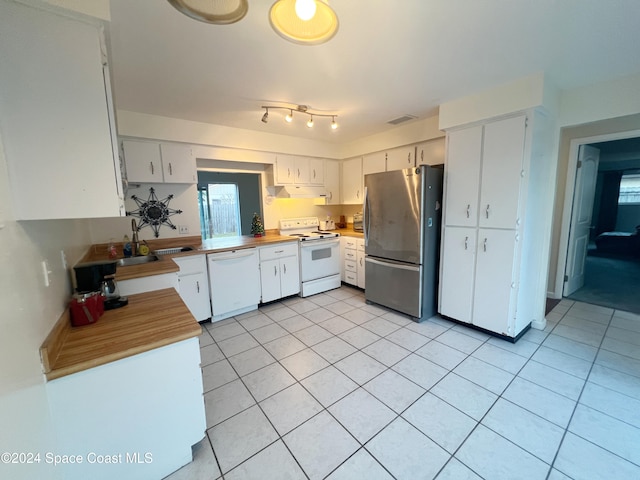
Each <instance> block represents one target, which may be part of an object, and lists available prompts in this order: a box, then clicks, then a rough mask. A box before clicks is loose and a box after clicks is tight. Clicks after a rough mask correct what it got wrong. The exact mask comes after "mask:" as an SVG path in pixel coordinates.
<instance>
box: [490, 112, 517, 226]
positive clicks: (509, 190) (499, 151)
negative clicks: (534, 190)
mask: <svg viewBox="0 0 640 480" xmlns="http://www.w3.org/2000/svg"><path fill="white" fill-rule="evenodd" d="M525 126H526V117H525V116H521V117H515V118H508V119H506V120H500V121H498V122H492V123H488V124H486V125H485V127H484V141H483V147H482V187H481V190H480V212H479V222H478V223H479V225H480V227H491V228H516V221H517V218H518V205H519V198H518V197H519V194H520V179H521V178H522V177H521V172H522V162H523V158H524V135H525Z"/></svg>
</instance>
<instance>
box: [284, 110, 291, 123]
mask: <svg viewBox="0 0 640 480" xmlns="http://www.w3.org/2000/svg"><path fill="white" fill-rule="evenodd" d="M284 119H285V120H286V121H287V123H291V121H292V120H293V110H289V113H287V116H286V117H284Z"/></svg>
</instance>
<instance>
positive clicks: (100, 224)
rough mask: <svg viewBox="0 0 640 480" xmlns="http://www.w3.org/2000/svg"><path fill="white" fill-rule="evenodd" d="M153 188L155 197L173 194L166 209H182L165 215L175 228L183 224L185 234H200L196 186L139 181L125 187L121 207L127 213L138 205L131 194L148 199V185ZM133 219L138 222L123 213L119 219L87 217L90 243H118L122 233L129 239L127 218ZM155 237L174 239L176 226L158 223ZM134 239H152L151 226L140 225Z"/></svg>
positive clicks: (138, 221)
mask: <svg viewBox="0 0 640 480" xmlns="http://www.w3.org/2000/svg"><path fill="white" fill-rule="evenodd" d="M150 187H153V188H154V189H155V193H156V196H157V197H158V200H164V199H166V198H167V197H168V196H169V195H173V196H174V197H173V198H172V199H171V200H170V202H169V208H171V209H173V210H182V213H180V214H176V215H173V216H171V217H169V220H171V223H173V224H174V225H175V226H176V227H177V226H179V225H184V226H186V227H188V230H189V233H188V234H187V235H186V236H193V235H195V236H199V235H200V217H199V213H198V187H197V186H196V185H195V184H193V185H183V184H145V183H143V184H140V186H139V187H138V186H136V187H132V188H129V190H128V192H127V196H126V200H125V208H126V211H127V212H130V211H134V210H137V209H138V205H137V204H136V202H135V201H134V200H132V199H131V196H132V195H135V196H136V197H138V198H139V199H140V200H141V201H143V202H145V201H147V200H148V199H149V188H150ZM132 219H135V220H136V222H137V223H138V224H140V223H141V219H140V217H137V216H127V217H121V218H99V219H91V220H90V221H89V222H90V225H91V242H92V243H106V242H109V240H110V239H113V240H114V241H115V242H121V241H122V240H123V237H124V235H125V234H127V235H129V238H131V235H132V231H131V220H132ZM159 234H160V236H159V237H158V238H174V237H180V236H183V235H180V233H179V231H178V229H176V230H173V229H171V227H169V226H166V225H162V226H161V227H160V230H159ZM138 238H139V239H140V240H141V241H142V240H153V239H155V238H156V237H154V233H153V230H152V228H151V227H149V226H146V227H143V228H142V230H140V232H139V233H138Z"/></svg>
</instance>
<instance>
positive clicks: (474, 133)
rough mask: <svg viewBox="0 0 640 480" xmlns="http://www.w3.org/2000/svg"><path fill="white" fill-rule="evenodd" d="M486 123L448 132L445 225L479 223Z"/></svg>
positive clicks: (463, 225) (465, 225) (466, 225)
mask: <svg viewBox="0 0 640 480" xmlns="http://www.w3.org/2000/svg"><path fill="white" fill-rule="evenodd" d="M481 156H482V126H481V125H480V126H477V127H472V128H466V129H464V130H457V131H454V132H451V133H449V135H448V150H447V164H446V170H445V184H446V187H445V205H446V209H445V212H444V220H445V225H457V226H462V227H470V226H475V225H477V223H478V222H477V218H478V192H479V188H480V165H481V163H480V161H481Z"/></svg>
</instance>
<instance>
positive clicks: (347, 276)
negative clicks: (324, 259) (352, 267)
mask: <svg viewBox="0 0 640 480" xmlns="http://www.w3.org/2000/svg"><path fill="white" fill-rule="evenodd" d="M344 281H345V283H349V284H351V285H357V284H358V275H356V274H355V273H354V272H344Z"/></svg>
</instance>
